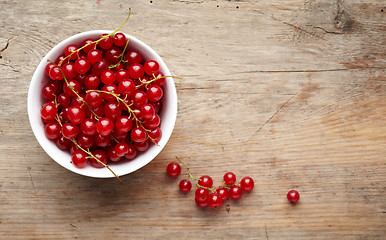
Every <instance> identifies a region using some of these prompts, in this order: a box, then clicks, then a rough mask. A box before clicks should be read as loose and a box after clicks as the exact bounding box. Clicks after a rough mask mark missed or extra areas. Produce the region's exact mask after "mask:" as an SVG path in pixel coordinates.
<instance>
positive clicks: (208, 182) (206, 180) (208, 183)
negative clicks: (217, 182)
mask: <svg viewBox="0 0 386 240" xmlns="http://www.w3.org/2000/svg"><path fill="white" fill-rule="evenodd" d="M198 184H200V185H201V186H203V187H207V188H211V187H212V186H213V180H212V178H211V177H209V176H208V175H204V176H202V177H200V179H199V180H198Z"/></svg>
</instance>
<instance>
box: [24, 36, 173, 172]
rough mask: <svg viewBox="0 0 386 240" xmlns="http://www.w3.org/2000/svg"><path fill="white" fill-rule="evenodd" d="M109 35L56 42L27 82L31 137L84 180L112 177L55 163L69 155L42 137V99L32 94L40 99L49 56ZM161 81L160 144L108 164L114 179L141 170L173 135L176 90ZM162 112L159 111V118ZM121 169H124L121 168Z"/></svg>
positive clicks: (136, 41) (144, 48) (150, 51)
mask: <svg viewBox="0 0 386 240" xmlns="http://www.w3.org/2000/svg"><path fill="white" fill-rule="evenodd" d="M112 32H113V31H111V30H92V31H86V32H81V33H77V34H75V35H72V36H70V37H68V38H66V39H64V40H62V41H61V42H60V43H58V44H57V45H55V46H54V47H53V48H52V49H50V51H49V52H48V53H47V54H46V55H45V56H44V57H43V59H42V60H41V61H40V63H39V64H38V66H37V67H36V69H35V71H34V73H33V75H32V78H31V82H30V85H29V89H28V97H27V108H28V109H27V110H28V118H29V122H30V125H31V128H32V131H33V133H34V136H35V138H36V139H37V140H38V142H39V145H40V146H41V147H42V148H43V150H44V151H45V152H46V153H47V154H48V155H49V156H50V157H51V158H52V159H53V160H54V161H55V162H56V163H58V164H59V165H61V166H62V167H64V168H66V169H68V170H70V171H72V172H74V173H77V174H79V175H83V176H87V177H94V178H112V177H115V176H114V175H113V174H112V173H111V172H110V171H109V170H108V169H107V168H105V167H104V168H94V167H91V166H89V164H88V166H86V168H83V169H79V168H76V167H74V165H73V164H72V163H71V162H70V161H69V162H70V163H69V162H66V161H64V160H60V161H59V160H58V159H57V158H58V157H63V156H64V155H63V153H64V154H65V155H68V156H69V157H70V160H71V155H70V153H69V152H67V151H62V150H60V149H59V148H57V146H56V145H55V143H53V141H52V140H49V139H48V138H47V137H46V136H45V134H44V124H43V121H42V120H41V118H40V108H41V104H40V102H41V101H42V100H40V102H39V101H37V99H36V95H38V96H40V97H41V88H40V89H37V88H38V87H39V86H41V85H43V84H44V82H43V81H44V80H42V78H44V76H45V74H44V69H45V66H46V65H47V60H48V59H49V58H51V59H56V57H53V56H55V55H56V54H58V52H59V55H60V54H62V53H63V49H64V47H65V46H67V45H68V44H70V43H75V42H78V43H79V44H80V42H82V41H84V40H85V39H86V38H88V37H91V36H98V35H99V36H100V35H101V34H104V33H107V34H110V33H112ZM119 32H121V31H119ZM121 33H123V34H125V36H126V37H127V38H129V39H130V42H129V46H128V48H129V49H130V46H131V45H134V46H137V45H138V46H140V47H141V50H139V51H140V52H141V53H142V54H143V55H149V54H150V55H152V59H153V60H156V61H157V62H158V63H159V65H160V69H161V70H162V72H163V73H164V75H165V76H170V75H171V74H170V71H169V69H168V67H167V66H166V64H165V62H164V61H163V59H162V58H161V57H160V56H159V55H158V53H157V52H155V51H154V50H153V49H152V48H151V47H150V46H148V45H147V44H146V43H144V42H142V41H141V40H139V39H137V38H135V37H133V36H131V35H129V34H126V33H124V32H121ZM130 43H131V45H130ZM134 48H135V47H134ZM135 49H136V48H135ZM144 53H145V54H144ZM59 55H58V56H59ZM144 58H145V56H144ZM148 60H149V59H148ZM45 78H47V77H45ZM165 80H166V84H165V86H164V93H165V92H167V94H164V98H167V99H166V101H167V111H168V114H164V115H165V117H164V118H166V120H167V122H166V123H165V121H162V125H161V130H162V138H161V140H160V142H159V143H158V145H154V144H152V146H150V147H149V149H148V150H147V151H146V152H144V153H141V154H140V155H139V156H137V157H136V158H135V159H134V160H131V161H125V162H123V163H118V164H111V165H110V164H109V167H110V168H111V169H112V170H113V171H114V172H115V173H116V174H117V175H118V176H124V175H126V174H129V173H132V172H134V171H136V170H138V169H140V168H142V167H144V166H145V165H147V164H148V163H150V162H151V161H152V160H154V159H155V158H156V157H157V155H158V154H159V153H160V152H161V151H162V150H163V148H164V147H165V146H166V144H167V142H168V141H169V139H170V137H171V134H172V132H173V129H174V126H175V123H176V119H177V107H178V104H177V91H176V87H175V84H174V81H173V78H172V77H166V78H165ZM39 82H40V83H39ZM165 90H166V91H165ZM164 101H165V100H164ZM36 102H39V103H38V104H39V105H40V107H39V108H36V105H37V103H36ZM164 107H165V106H164ZM37 109H39V111H36V110H37ZM163 112H164V111H163ZM163 112H161V115H162V113H163ZM37 115H38V117H37ZM161 119H162V120H165V119H163V118H162V117H161ZM53 145H54V146H55V148H56V149H55V148H53ZM150 150H151V151H150ZM68 163H69V164H70V165H69V164H68ZM122 166H125V167H124V168H123V167H122ZM96 173H97V174H96Z"/></svg>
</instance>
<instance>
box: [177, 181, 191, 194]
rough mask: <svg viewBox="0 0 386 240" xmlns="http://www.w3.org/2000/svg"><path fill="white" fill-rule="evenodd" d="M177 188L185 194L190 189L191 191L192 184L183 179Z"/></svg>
mask: <svg viewBox="0 0 386 240" xmlns="http://www.w3.org/2000/svg"><path fill="white" fill-rule="evenodd" d="M179 188H180V190H181V192H183V193H187V192H189V191H190V189H192V183H191V182H190V181H189V180H187V179H183V180H181V181H180V183H179Z"/></svg>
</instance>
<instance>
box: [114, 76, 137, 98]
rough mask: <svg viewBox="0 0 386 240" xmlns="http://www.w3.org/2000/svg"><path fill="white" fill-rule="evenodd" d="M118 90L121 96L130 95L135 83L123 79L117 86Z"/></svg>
mask: <svg viewBox="0 0 386 240" xmlns="http://www.w3.org/2000/svg"><path fill="white" fill-rule="evenodd" d="M118 90H119V93H121V94H123V95H131V94H133V93H134V91H135V83H134V81H133V80H131V79H129V78H127V79H123V80H121V81H120V82H119V84H118Z"/></svg>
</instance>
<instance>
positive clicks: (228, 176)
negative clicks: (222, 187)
mask: <svg viewBox="0 0 386 240" xmlns="http://www.w3.org/2000/svg"><path fill="white" fill-rule="evenodd" d="M224 182H225V184H226V185H233V184H235V182H236V175H235V174H234V173H233V172H227V173H225V174H224Z"/></svg>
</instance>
